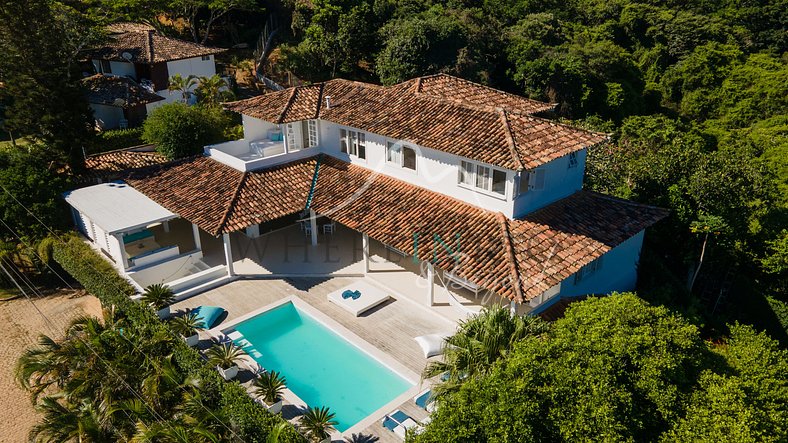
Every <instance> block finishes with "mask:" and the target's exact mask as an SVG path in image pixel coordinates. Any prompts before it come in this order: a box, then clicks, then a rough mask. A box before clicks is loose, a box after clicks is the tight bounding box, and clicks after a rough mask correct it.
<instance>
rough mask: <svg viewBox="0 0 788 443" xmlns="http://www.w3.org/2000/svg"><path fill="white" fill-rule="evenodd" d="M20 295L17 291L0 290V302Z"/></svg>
mask: <svg viewBox="0 0 788 443" xmlns="http://www.w3.org/2000/svg"><path fill="white" fill-rule="evenodd" d="M20 295H22V293H21V292H19V289H6V288H0V301H3V300H11V299H12V298H15V297H18V296H20Z"/></svg>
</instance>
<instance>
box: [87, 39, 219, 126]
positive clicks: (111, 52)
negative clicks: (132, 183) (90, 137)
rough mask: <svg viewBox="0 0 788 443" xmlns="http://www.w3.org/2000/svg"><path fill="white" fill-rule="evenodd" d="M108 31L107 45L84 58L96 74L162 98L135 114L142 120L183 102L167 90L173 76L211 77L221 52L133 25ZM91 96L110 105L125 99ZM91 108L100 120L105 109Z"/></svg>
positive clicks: (110, 94) (111, 95) (110, 95)
mask: <svg viewBox="0 0 788 443" xmlns="http://www.w3.org/2000/svg"><path fill="white" fill-rule="evenodd" d="M107 31H108V36H107V40H106V43H105V44H104V45H103V46H99V47H96V48H93V49H91V50H89V51H86V55H87V58H88V60H89V61H90V62H91V64H92V65H93V69H94V71H95V72H96V73H97V74H100V75H104V76H112V77H123V78H127V79H130V80H131V81H132V82H134V83H136V84H138V85H140V86H141V87H143V88H144V89H146V90H148V91H149V92H151V93H153V94H155V95H158V96H159V97H161V100H154V101H150V102H148V103H146V105H145V109H144V111H145V114H143V113H142V112H141V111H142V109H141V110H140V111H138V112H137V113H136V114H137V115H139V114H142V117H143V119H144V117H145V115H146V114H147V113H149V112H150V111H152V110H153V109H154V108H155V107H156V106H160V105H161V104H164V103H170V102H173V101H178V100H181V99H182V97H181V94H180V93H179V92H170V91H169V90H168V87H169V82H170V77H172V76H174V75H176V74H180V75H181V76H182V77H184V78H186V77H188V76H190V75H194V76H196V77H210V76H212V75H214V74H216V61H215V59H214V56H215V55H216V54H218V53H220V52H222V51H224V50H223V49H219V48H211V47H207V46H202V45H199V44H196V43H191V42H187V41H183V40H178V39H175V38H171V37H166V36H164V35H161V34H159V33H158V32H157V31H156V30H154V29H153V28H152V27H149V26H146V25H141V24H136V23H118V24H115V25H112V26H110V27H108V28H107ZM94 77H95V76H94ZM91 78H92V77H91ZM96 83H98V82H96ZM97 86H99V85H97ZM91 93H92V94H94V95H100V96H102V97H103V98H105V99H109V100H111V101H114V100H115V99H121V100H125V99H126V97H125V96H124V95H123V94H122V91H120V92H118V91H116V90H105V91H100V90H91ZM91 107H93V109H94V110H96V114H97V120H98V118H99V117H101V116H103V114H102V111H105V109H101V108H97V107H96V106H93V102H91ZM132 123H133V122H132V121H131V120H129V122H128V124H129V125H132Z"/></svg>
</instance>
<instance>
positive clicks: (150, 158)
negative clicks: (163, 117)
mask: <svg viewBox="0 0 788 443" xmlns="http://www.w3.org/2000/svg"><path fill="white" fill-rule="evenodd" d="M167 161H168V160H167V158H166V157H164V156H163V155H161V154H159V153H158V152H155V151H140V150H137V148H132V149H121V150H117V151H110V152H104V153H101V154H94V155H90V156H88V158H87V159H85V170H86V174H85V175H87V176H89V177H94V178H100V179H102V180H104V181H107V180H114V179H117V178H119V177H121V176H122V174H123V173H127V172H129V171H131V170H135V169H141V168H147V167H149V166H155V165H161V164H164V163H167Z"/></svg>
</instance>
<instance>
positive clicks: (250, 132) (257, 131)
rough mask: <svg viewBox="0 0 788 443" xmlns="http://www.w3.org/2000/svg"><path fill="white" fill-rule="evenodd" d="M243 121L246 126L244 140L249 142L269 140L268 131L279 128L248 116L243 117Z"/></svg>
mask: <svg viewBox="0 0 788 443" xmlns="http://www.w3.org/2000/svg"><path fill="white" fill-rule="evenodd" d="M241 119H242V121H243V125H244V140H248V141H254V140H260V139H264V138H268V131H269V130H271V129H274V128H278V127H279V125H275V124H273V123H271V122H267V121H265V120H260V119H259V118H254V117H250V116H248V115H242V116H241Z"/></svg>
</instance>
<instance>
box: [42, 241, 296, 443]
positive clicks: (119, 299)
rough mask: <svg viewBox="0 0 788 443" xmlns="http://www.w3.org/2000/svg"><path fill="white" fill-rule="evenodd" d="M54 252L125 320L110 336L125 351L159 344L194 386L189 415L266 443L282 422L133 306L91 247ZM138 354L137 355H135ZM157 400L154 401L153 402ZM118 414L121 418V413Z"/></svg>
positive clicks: (290, 438) (291, 434) (63, 246)
mask: <svg viewBox="0 0 788 443" xmlns="http://www.w3.org/2000/svg"><path fill="white" fill-rule="evenodd" d="M52 248H53V251H52V255H53V257H54V259H55V261H56V262H57V263H58V264H59V265H60V266H61V267H62V268H63V269H64V270H65V271H66V272H68V273H69V274H70V275H71V276H72V277H74V278H75V279H76V280H77V281H79V282H80V283H81V284H82V286H83V287H85V289H86V290H87V291H88V292H90V293H92V294H94V295H96V296H97V297H98V298H99V300H100V301H101V303H102V306H104V308H105V309H110V310H113V311H115V312H116V315H120V316H122V317H123V318H124V319H125V320H124V321H125V322H127V325H126V326H125V327H123V328H122V329H121V328H119V327H116V328H115V329H116V333H113V334H116V335H119V336H121V337H122V340H123V343H125V344H127V345H129V346H135V347H139V346H140V345H141V344H140V342H142V341H146V340H152V342H155V343H159V344H158V345H157V346H160V348H158V350H156V351H155V352H153V355H157V356H171V360H168V361H171V364H172V365H174V368H175V370H176V371H178V372H179V373H180V374H181V375H180V376H181V377H183V379H184V380H186V377H188V379H189V380H190V382H189V383H192V381H197V383H198V385H199V387H200V396H201V397H200V398H199V401H198V400H194V401H192V402H191V403H187V404H192V406H194V402H195V401H197V402H198V404H197V406H196V407H192V409H193V411H192V414H195V413H196V412H195V411H197V412H199V411H202V412H201V413H202V415H203V416H205V417H204V418H203V419H201V420H203V421H204V420H208V419H211V420H215V419H216V418H219V419H221V420H227V423H232V427H231V429H232V433H233V437H234V438H239V439H241V440H243V441H248V442H260V443H262V442H264V441H265V440H266V437H267V435H268V432H269V431H270V430H271V429H272V428H273V427H275V426H277V425H278V424H279V423H282V419H281V418H279V417H277V416H274V415H273V414H270V413H269V412H268V411H266V410H265V409H264V408H261V407H260V406H259V405H256V404H255V403H254V402H253V400H252V399H251V398H250V397H249V395H248V394H247V393H246V390H245V389H244V388H243V387H242V386H240V385H239V384H238V383H235V382H233V383H227V382H225V381H224V380H222V379H221V377H220V376H219V374H218V373H217V372H216V371H215V370H214V369H213V368H212V367H211V366H208V365H207V364H206V362H205V361H204V360H203V359H202V357H200V355H199V354H198V353H197V351H195V350H194V349H192V348H190V347H189V346H187V345H186V343H185V342H184V341H183V340H180V339H175V338H176V337H177V334H176V333H175V332H174V331H172V330H171V329H170V328H168V327H167V324H165V323H163V322H161V321H160V320H159V319H158V317H156V314H155V313H154V312H153V311H151V310H150V309H147V308H145V307H144V305H142V304H140V303H138V302H134V301H132V300H131V298H130V296H131V295H132V294H134V292H135V290H134V288H133V287H132V286H131V285H130V284H129V283H128V282H127V281H126V280H125V279H124V278H122V277H120V276H119V275H118V274H117V272H116V271H115V270H114V268H112V266H111V265H110V264H109V263H107V261H106V260H105V259H103V258H102V257H100V256H99V255H98V254H97V253H96V252H95V251H94V250H93V249H91V248H90V246H88V245H87V244H86V243H84V242H82V241H81V240H80V239H79V238H77V237H76V236H72V237H68V238H64V239H63V241H54V242H52ZM119 325H120V324H118V326H119ZM155 337H158V339H157V340H154V338H155ZM123 343H120V344H112V345H109V346H107V348H106V349H107V351H108V352H109V351H111V350H113V349H123V348H122V346H121V345H124V344H123ZM124 346H125V345H124ZM125 354H128V356H129V357H132V356H133V355H134V354H135V353H134V352H131V351H128V352H127V353H119V354H118V355H125ZM136 355H139V353H136ZM168 358H169V357H168ZM160 364H161V363H160ZM44 366H46V367H47V370H57V367H54V368H50V365H49V364H48V363H47V364H45V365H44ZM132 366H133V365H132ZM140 367H143V366H141V365H139V364H137V365H136V367H135V369H134V371H135V372H134V374H136V373H139V372H140ZM105 373H106V371H104V370H101V371H95V377H96V378H99V377H103V376H104V374H105ZM134 374H132V375H134ZM122 377H123V375H122ZM28 378H29V377H28ZM66 379H67V377H66ZM124 379H125V378H124ZM153 381H154V380H153V379H151V381H149V382H148V383H147V385H149V386H155V383H153ZM106 382H107V383H112V386H113V387H116V388H118V387H120V388H123V385H122V384H121V383H119V381H118V380H117V379H111V378H110V379H107V381H106ZM159 386H161V385H159ZM159 392H165V391H159ZM168 392H171V394H177V393H178V392H179V390H178V389H175V390H171V391H168ZM156 397H157V396H153V397H152V399H154V398H156ZM178 400H180V398H178ZM173 401H175V400H173ZM199 405H203V406H205V407H202V406H199ZM136 409H137V410H142V411H144V410H145V409H146V408H145V407H144V406H142V405H138V406H137V408H136ZM167 411H168V412H167V414H171V413H172V409H167ZM118 412H119V413H121V414H123V413H122V412H121V411H118ZM124 415H125V414H124ZM212 417H213V418H212ZM132 424H133V423H132ZM167 424H168V425H170V426H165V428H164V429H161V428H158V429H157V428H156V426H153V427H152V429H151V428H150V427H145V428H141V429H140V431H141V432H142V433H141V435H140V438H141V439H142V441H146V440H145V439H144V438H143V437H144V435H146V434H147V433H150V435H158V433H159V432H162V431H166V430H168V429H169V431H173V430H175V429H177V428H178V424H177V423H167ZM228 426H229V425H228ZM178 432H180V431H178ZM187 440H188V439H187ZM229 440H231V439H230V437H229V436H228V437H226V440H221V441H229ZM280 441H283V442H301V441H303V437H301V436H300V435H299V434H298V433H297V432H296V431H295V429H294V428H292V427H289V426H288V428H287V429H286V431H285V432H282V433H281V435H280Z"/></svg>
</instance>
